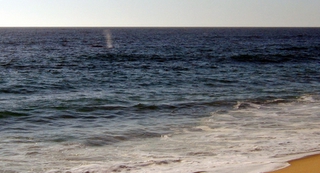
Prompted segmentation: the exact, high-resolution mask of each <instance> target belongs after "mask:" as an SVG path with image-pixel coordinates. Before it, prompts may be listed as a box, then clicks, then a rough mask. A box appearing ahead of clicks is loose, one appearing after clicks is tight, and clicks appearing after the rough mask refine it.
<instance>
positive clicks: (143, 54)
mask: <svg viewBox="0 0 320 173" xmlns="http://www.w3.org/2000/svg"><path fill="white" fill-rule="evenodd" d="M0 50H1V51H0V173H18V172H19V173H20V172H22V173H31V172H32V173H33V172H36V173H42V172H46V173H82V172H86V173H93V172H95V173H97V172H100V173H107V172H181V173H185V172H190V173H195V172H215V173H232V172H235V173H258V172H267V171H270V170H273V169H277V168H281V167H283V166H286V163H285V161H286V160H288V159H292V158H296V157H300V156H303V155H308V154H311V153H317V152H319V151H320V144H319V140H320V130H319V128H318V127H319V125H320V113H319V112H320V29H319V28H0Z"/></svg>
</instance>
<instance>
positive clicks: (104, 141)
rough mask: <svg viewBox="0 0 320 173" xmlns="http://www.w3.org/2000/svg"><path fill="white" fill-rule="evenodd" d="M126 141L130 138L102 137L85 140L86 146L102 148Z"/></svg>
mask: <svg viewBox="0 0 320 173" xmlns="http://www.w3.org/2000/svg"><path fill="white" fill-rule="evenodd" d="M125 140H128V138H127V137H125V136H112V135H100V136H92V137H89V138H85V139H84V145H86V146H94V147H100V146H105V145H112V144H115V143H118V142H121V141H125Z"/></svg>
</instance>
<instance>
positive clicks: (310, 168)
mask: <svg viewBox="0 0 320 173" xmlns="http://www.w3.org/2000/svg"><path fill="white" fill-rule="evenodd" d="M286 163H287V164H288V165H287V166H285V167H280V168H276V169H274V170H273V171H269V172H265V173H302V172H308V173H319V170H320V164H319V163H320V153H319V152H317V153H309V154H308V155H306V154H303V155H300V157H296V158H295V159H292V158H291V159H289V161H286Z"/></svg>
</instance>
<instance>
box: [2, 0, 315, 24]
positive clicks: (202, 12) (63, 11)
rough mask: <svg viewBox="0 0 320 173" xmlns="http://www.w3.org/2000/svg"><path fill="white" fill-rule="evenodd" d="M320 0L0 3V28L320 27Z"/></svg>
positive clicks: (48, 0) (15, 0) (14, 0)
mask: <svg viewBox="0 0 320 173" xmlns="http://www.w3.org/2000/svg"><path fill="white" fill-rule="evenodd" d="M319 9H320V0H0V27H16V26H18V27H320V10H319Z"/></svg>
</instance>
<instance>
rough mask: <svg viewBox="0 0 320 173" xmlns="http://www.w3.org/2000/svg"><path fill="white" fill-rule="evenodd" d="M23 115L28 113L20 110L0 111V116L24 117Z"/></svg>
mask: <svg viewBox="0 0 320 173" xmlns="http://www.w3.org/2000/svg"><path fill="white" fill-rule="evenodd" d="M25 116H29V114H27V113H21V112H12V111H0V118H8V117H25Z"/></svg>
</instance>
